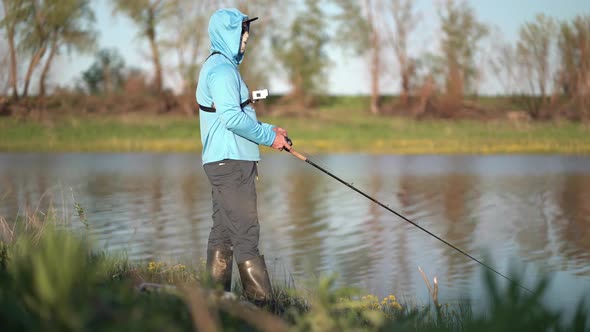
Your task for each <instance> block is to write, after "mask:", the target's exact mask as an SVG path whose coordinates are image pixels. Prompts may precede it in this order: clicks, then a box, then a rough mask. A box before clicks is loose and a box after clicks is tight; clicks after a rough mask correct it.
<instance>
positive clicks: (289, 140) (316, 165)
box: [284, 137, 532, 293]
mask: <svg viewBox="0 0 590 332" xmlns="http://www.w3.org/2000/svg"><path fill="white" fill-rule="evenodd" d="M286 140H287V143H288V144H289V147H284V149H285V150H286V151H287V152H289V153H291V154H292V155H293V156H295V157H297V158H298V159H300V160H303V161H305V162H306V163H308V164H310V165H311V166H313V167H315V168H317V169H318V170H320V171H322V172H323V173H325V174H327V175H329V176H331V177H332V178H334V179H336V180H337V181H338V182H340V183H342V184H344V185H345V186H347V187H348V188H350V189H352V190H354V191H356V192H357V193H359V194H361V195H363V196H364V197H365V198H367V199H369V200H370V201H372V202H374V203H376V204H377V205H379V206H381V207H382V208H384V209H386V210H387V211H389V212H391V213H393V214H395V215H396V216H398V217H400V218H402V219H403V220H405V221H406V222H409V223H410V224H412V225H414V226H415V227H417V228H418V229H420V230H421V231H423V232H425V233H426V234H428V235H430V236H432V237H434V238H435V239H437V240H439V241H441V242H442V243H444V244H446V245H447V246H449V247H451V248H453V249H455V250H456V251H458V252H460V253H461V254H463V255H465V256H467V257H468V258H470V259H471V260H473V261H474V262H477V263H478V264H480V265H481V266H483V267H485V268H487V269H488V270H490V271H492V272H494V273H495V274H497V275H499V276H501V277H503V278H504V279H506V280H508V281H510V282H512V283H514V284H515V285H517V286H519V287H520V288H522V289H524V290H526V291H527V292H529V293H532V291H531V290H530V289H528V288H526V287H524V286H523V285H521V284H520V283H518V282H516V281H515V280H513V279H512V278H509V277H508V276H506V275H504V274H502V273H500V272H498V271H496V269H494V268H492V267H491V266H489V265H487V264H486V263H484V262H482V261H480V260H479V259H477V258H475V257H473V256H471V255H470V254H468V253H466V252H465V251H463V250H461V249H459V248H458V247H456V246H455V245H453V244H452V243H450V242H448V241H447V240H445V239H443V238H441V237H439V236H437V235H436V234H434V233H432V232H430V231H429V230H427V229H426V228H424V227H422V226H420V225H418V224H416V223H415V222H413V221H411V220H410V219H408V218H406V217H404V216H403V215H402V214H400V213H397V212H396V211H394V210H393V209H391V208H390V207H389V206H387V205H385V204H383V203H381V202H380V201H378V200H377V199H375V198H373V197H371V196H369V195H368V194H366V193H364V192H363V191H361V190H360V189H358V188H356V187H355V186H353V185H352V184H350V183H348V182H346V181H344V180H342V179H341V178H339V177H337V176H336V175H334V174H332V173H331V172H329V171H328V170H326V169H324V168H323V167H321V166H319V165H318V164H316V163H314V162H313V161H311V160H310V159H309V158H307V157H305V156H304V155H302V154H300V153H298V152H296V151H295V150H293V148H292V146H293V141H291V139H290V138H289V137H286Z"/></svg>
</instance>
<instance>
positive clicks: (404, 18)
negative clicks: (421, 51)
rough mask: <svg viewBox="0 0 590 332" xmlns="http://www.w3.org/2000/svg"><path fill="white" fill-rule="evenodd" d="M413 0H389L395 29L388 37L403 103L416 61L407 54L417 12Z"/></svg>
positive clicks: (408, 89) (417, 15) (408, 91)
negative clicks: (409, 36)
mask: <svg viewBox="0 0 590 332" xmlns="http://www.w3.org/2000/svg"><path fill="white" fill-rule="evenodd" d="M414 4H415V3H414V1H413V0H393V1H391V10H390V12H391V16H392V18H393V24H394V27H395V29H388V31H390V32H391V33H390V36H389V39H390V41H391V44H392V45H393V50H394V51H395V56H396V58H397V63H398V66H399V72H400V76H401V99H402V103H403V104H404V105H407V104H408V96H409V94H410V87H411V80H412V76H413V75H414V72H415V69H416V68H415V66H416V61H415V60H413V59H411V58H410V56H409V55H408V35H409V34H410V33H411V32H412V30H413V29H414V28H415V27H416V25H417V23H418V19H419V17H420V15H419V13H417V12H415V11H414Z"/></svg>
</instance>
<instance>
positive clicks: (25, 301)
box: [0, 207, 590, 332]
mask: <svg viewBox="0 0 590 332" xmlns="http://www.w3.org/2000/svg"><path fill="white" fill-rule="evenodd" d="M76 212H77V214H78V217H80V220H81V221H82V222H83V223H84V225H86V227H88V226H87V223H85V222H84V220H85V218H84V214H83V210H81V209H80V208H79V207H77V211H76ZM57 215H58V214H56V213H53V212H51V211H48V212H47V213H36V212H35V213H31V214H28V215H26V216H23V217H21V218H17V220H18V221H17V224H13V225H9V224H8V223H7V222H6V221H5V220H4V219H3V218H2V216H0V307H1V308H2V310H0V329H2V330H3V331H4V330H6V331H41V330H43V331H194V330H199V331H224V330H231V331H238V330H239V331H279V332H280V331H312V332H313V331H318V332H319V331H322V332H323V331H457V330H461V331H509V330H510V331H512V330H514V331H586V330H587V329H588V328H590V325H589V323H590V322H589V318H590V317H589V316H588V311H587V310H586V306H585V305H584V304H580V305H579V307H578V311H577V314H575V315H573V316H571V317H567V318H566V317H565V316H564V315H563V314H562V313H561V312H556V311H552V310H549V309H547V307H546V306H545V304H544V303H543V293H544V291H545V289H546V287H547V282H548V281H547V280H542V281H540V282H539V283H538V284H537V286H536V287H534V288H532V289H533V291H532V292H531V293H528V292H524V291H523V290H522V289H520V288H519V287H518V286H508V287H506V288H504V287H500V286H499V285H498V283H497V281H495V279H494V278H493V275H491V274H486V275H484V277H485V278H486V279H485V281H486V282H485V284H486V285H487V291H488V293H489V295H490V302H489V307H490V309H489V311H488V312H487V313H486V314H480V313H474V312H473V311H472V309H471V305H470V304H469V303H465V304H462V305H458V306H456V305H455V306H447V305H445V304H442V305H440V306H434V307H422V306H419V307H418V306H415V305H412V304H407V303H400V302H398V300H397V299H396V298H395V297H394V296H393V295H390V296H387V297H386V298H383V299H379V298H377V297H375V296H373V295H365V296H362V295H361V294H359V292H358V291H357V290H355V289H353V288H348V287H345V288H337V287H335V282H334V281H335V279H334V278H322V279H320V281H319V283H318V284H317V285H315V286H313V287H312V288H310V290H309V291H307V292H303V291H302V290H296V289H292V288H288V287H286V286H281V283H280V281H277V280H273V283H274V285H275V287H274V288H275V292H274V293H275V298H274V300H273V301H272V302H271V303H269V304H268V305H267V306H265V307H263V308H256V307H253V306H252V305H249V304H248V303H247V302H244V301H242V300H240V297H239V296H240V292H239V289H238V292H237V296H238V297H237V298H235V299H225V300H224V299H220V297H219V296H218V295H216V293H215V292H214V291H211V288H209V284H208V282H207V278H206V275H204V274H203V273H202V265H203V264H200V265H198V266H191V264H190V263H189V264H187V265H184V264H174V265H166V264H164V263H159V262H144V263H134V264H131V263H129V262H128V261H127V259H125V258H124V257H116V256H111V255H108V254H104V253H100V252H96V251H95V250H93V249H92V247H91V246H90V245H89V243H88V242H87V241H86V240H85V239H86V229H87V228H82V229H81V231H80V232H79V233H77V234H74V233H71V232H70V231H67V228H69V227H68V225H69V224H70V223H71V221H62V220H58V219H57V217H56V216H57ZM64 226H66V227H65V228H64ZM513 278H514V276H513ZM145 282H156V283H160V284H165V285H166V287H165V288H148V289H147V291H142V290H141V288H138V287H137V286H138V285H142V284H143V283H145ZM283 285H284V283H283Z"/></svg>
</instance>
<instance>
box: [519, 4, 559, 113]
mask: <svg viewBox="0 0 590 332" xmlns="http://www.w3.org/2000/svg"><path fill="white" fill-rule="evenodd" d="M554 31H555V21H554V20H553V19H551V18H549V17H547V16H545V15H542V14H539V15H537V16H536V18H535V21H534V22H527V23H525V24H523V25H522V26H521V27H520V30H519V40H518V43H517V54H518V59H519V63H520V65H521V66H522V69H523V70H524V74H525V75H526V77H528V78H529V93H530V94H531V95H538V96H540V97H541V100H542V101H543V100H545V98H546V96H547V86H548V84H549V79H550V77H551V72H550V66H549V60H550V50H551V43H552V41H553V39H554V36H555V33H554ZM533 112H534V113H535V114H533V115H537V112H538V107H536V109H535V110H534V111H533Z"/></svg>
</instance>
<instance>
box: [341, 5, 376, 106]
mask: <svg viewBox="0 0 590 332" xmlns="http://www.w3.org/2000/svg"><path fill="white" fill-rule="evenodd" d="M335 3H336V5H337V6H338V7H339V9H340V12H339V13H338V14H337V15H336V17H335V19H336V22H338V28H337V36H336V37H335V41H336V42H337V43H339V44H341V45H343V46H344V47H345V48H352V49H353V50H354V51H355V53H356V54H358V55H367V54H368V56H369V59H370V60H369V67H370V69H369V71H370V77H371V102H370V110H371V113H372V114H378V113H380V110H379V95H380V84H379V82H380V78H381V72H382V63H381V50H382V43H383V41H382V36H381V33H380V27H379V22H380V21H381V19H382V17H381V14H382V13H383V10H382V8H380V4H381V2H380V1H379V0H364V1H363V2H358V1H354V0H335Z"/></svg>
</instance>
